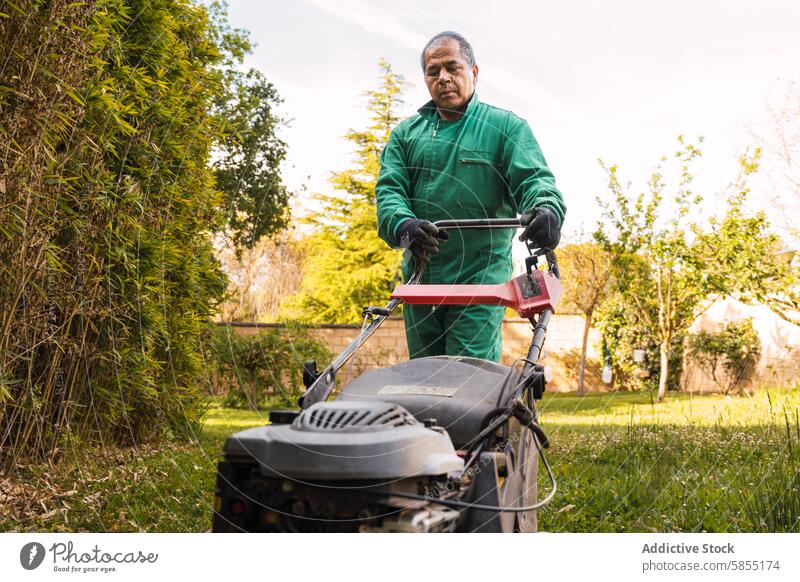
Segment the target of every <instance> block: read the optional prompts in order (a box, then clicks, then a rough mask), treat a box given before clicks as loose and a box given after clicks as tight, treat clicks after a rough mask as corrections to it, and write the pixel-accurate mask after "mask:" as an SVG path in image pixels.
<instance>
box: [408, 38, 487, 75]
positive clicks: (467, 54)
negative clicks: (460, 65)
mask: <svg viewBox="0 0 800 582" xmlns="http://www.w3.org/2000/svg"><path fill="white" fill-rule="evenodd" d="M445 38H451V39H453V40H454V41H456V42H457V43H458V48H459V50H460V51H461V56H462V57H464V60H465V61H467V64H468V65H469V66H470V67H471V66H473V65H474V64H475V52H474V51H473V50H472V45H471V44H469V41H468V40H467V39H466V38H464V37H463V36H461V35H460V34H458V33H457V32H453V31H452V30H445V31H444V32H440V33H439V34H437V35H436V36H434V37H433V38H432V39H430V40H429V41H428V44H426V45H425V48H424V49H422V56H420V64H422V70H423V71H424V70H425V51H427V50H428V49H429V48H431V47H432V46H433V45H435V44H438V42H439V41H440V40H442V39H445Z"/></svg>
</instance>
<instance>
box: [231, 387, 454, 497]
mask: <svg viewBox="0 0 800 582" xmlns="http://www.w3.org/2000/svg"><path fill="white" fill-rule="evenodd" d="M223 450H224V454H225V458H226V460H228V461H254V462H256V463H257V464H258V466H259V469H260V471H261V473H262V474H263V475H264V476H265V477H277V478H282V479H286V478H289V479H306V480H314V481H317V480H352V479H357V480H374V479H402V478H406V477H418V476H437V475H446V474H448V473H451V472H455V471H460V470H462V469H463V466H464V462H463V461H462V460H461V458H460V457H458V456H457V455H456V454H455V450H454V448H453V444H452V442H451V441H450V438H449V437H448V436H447V434H445V433H443V432H441V431H437V430H431V429H429V428H426V427H424V426H423V425H422V424H420V423H419V422H418V421H417V420H416V419H415V418H414V417H413V416H412V415H411V414H410V413H409V412H408V411H407V410H406V409H405V408H403V407H402V406H400V405H398V404H394V403H389V402H362V401H332V402H318V403H316V404H314V405H313V406H310V407H309V408H307V409H306V410H304V411H303V412H302V413H300V415H299V416H298V417H297V418H296V419H295V420H294V421H293V422H292V423H291V424H289V425H269V426H261V427H257V428H252V429H249V430H245V431H242V432H239V433H236V434H235V435H233V436H231V437H230V438H229V439H228V440H227V441H226V443H225V447H224V449H223Z"/></svg>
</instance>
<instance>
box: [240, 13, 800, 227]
mask: <svg viewBox="0 0 800 582" xmlns="http://www.w3.org/2000/svg"><path fill="white" fill-rule="evenodd" d="M230 19H231V22H232V24H233V25H234V26H239V27H244V28H247V29H248V30H250V31H251V33H252V38H253V40H254V41H255V42H256V43H257V44H258V46H257V47H256V49H255V53H254V54H253V55H252V57H251V58H250V59H249V61H248V64H249V65H250V66H253V67H256V68H258V69H260V70H261V71H263V73H264V74H265V75H266V76H267V78H268V79H269V80H271V81H272V82H273V83H274V84H275V85H276V87H277V89H278V91H279V92H280V94H281V96H282V97H283V98H284V100H285V103H284V105H283V106H282V109H281V112H282V114H283V115H285V116H287V117H290V118H292V119H293V121H292V123H291V127H290V128H288V129H286V130H285V131H284V133H283V136H284V138H285V139H286V141H287V142H288V144H289V160H288V163H287V164H286V167H285V169H284V178H285V181H286V183H287V185H288V186H289V187H290V188H291V189H293V190H297V189H299V188H300V187H301V186H302V185H303V184H307V185H308V187H309V189H310V190H311V191H327V190H329V189H330V188H329V186H328V184H327V181H326V180H327V177H328V175H329V174H328V173H329V172H330V171H331V170H337V169H344V168H346V167H347V166H348V164H349V163H350V159H351V158H350V155H349V151H350V147H349V145H348V143H347V142H345V141H344V140H343V139H342V136H343V135H344V134H345V132H346V131H347V130H348V129H349V128H355V129H359V128H362V127H364V125H365V122H366V119H367V115H366V113H365V110H364V102H363V99H361V98H360V96H359V95H360V93H361V92H362V91H364V90H365V89H368V88H372V87H374V86H375V85H376V82H377V75H378V66H377V63H378V60H379V59H380V58H381V57H384V58H386V59H387V60H388V61H389V62H390V63H391V64H392V66H393V67H394V69H395V70H396V71H397V72H399V73H401V74H403V75H404V76H405V78H406V80H408V81H410V82H412V83H413V84H414V86H413V87H412V88H411V89H410V90H409V91H408V93H407V95H406V101H407V104H406V107H405V110H404V112H403V113H404V114H405V115H410V114H412V113H413V112H414V111H415V110H416V109H417V108H418V107H419V106H420V105H422V104H423V103H425V102H426V101H427V100H428V99H429V98H430V97H429V96H428V93H427V90H426V88H425V84H424V82H423V79H422V74H421V70H420V66H419V53H420V50H421V48H422V46H424V44H425V42H426V41H427V39H428V38H430V37H431V36H432V35H434V34H435V33H437V32H440V31H442V30H455V31H458V32H460V33H462V34H464V35H465V36H466V37H467V38H468V39H469V40H470V42H471V43H472V44H473V47H474V49H475V53H476V60H477V62H478V65H479V67H480V73H479V77H478V85H477V90H478V93H479V95H480V98H481V100H482V101H484V102H487V103H491V104H492V105H496V106H498V107H502V108H504V109H510V110H512V111H514V112H515V113H516V114H517V115H519V116H521V117H523V118H525V119H527V120H528V122H529V123H530V125H531V127H532V128H533V131H534V134H535V135H536V137H537V139H538V140H539V143H540V145H541V146H542V150H543V151H544V154H545V157H546V158H547V160H548V162H549V164H550V167H551V169H552V170H553V172H554V174H555V176H556V181H557V184H558V186H559V188H560V189H561V191H562V192H563V194H564V198H565V200H566V204H567V209H568V210H567V223H566V225H565V231H566V236H567V237H568V238H571V237H574V236H575V233H576V232H577V231H578V230H579V229H580V228H583V229H584V230H587V231H588V230H591V229H592V228H593V227H594V224H595V223H596V221H597V220H598V219H599V212H598V208H597V205H596V203H595V198H596V197H597V196H598V195H602V194H604V193H605V180H604V175H603V172H602V171H601V169H600V167H599V165H598V163H597V159H598V158H602V159H604V160H605V161H607V162H609V163H618V164H619V165H620V168H621V172H622V175H623V177H624V178H625V179H630V180H633V182H634V185H637V184H642V183H643V182H644V180H645V179H646V178H647V176H648V174H649V172H650V171H651V170H652V169H653V167H654V165H655V164H656V163H657V161H658V159H659V158H660V157H661V156H662V155H664V154H671V153H672V152H674V150H675V146H676V141H675V139H676V136H677V135H678V134H683V135H684V136H686V137H689V138H691V137H694V136H697V135H700V134H702V135H703V136H705V140H706V141H705V144H704V147H703V150H704V156H703V159H702V161H701V162H700V163H699V164H698V165H697V172H698V175H699V176H698V180H697V182H696V188H697V190H700V191H702V192H703V193H705V194H706V195H707V196H708V197H709V208H713V207H714V204H715V201H714V196H715V195H717V194H718V193H719V192H721V191H722V190H723V189H724V188H725V186H726V185H727V184H728V183H730V182H731V181H732V180H733V179H734V178H735V175H736V159H737V155H738V154H739V153H741V152H742V151H744V149H745V148H746V147H747V146H748V145H750V144H751V143H752V137H751V135H750V134H749V133H748V131H747V126H748V124H750V123H751V120H753V119H757V118H758V116H759V115H760V114H761V112H762V110H763V108H764V103H765V100H766V99H767V96H768V94H769V92H770V91H771V90H772V88H774V87H775V86H777V85H779V84H780V83H781V82H782V80H786V79H790V78H797V76H798V73H799V72H800V2H789V1H786V2H778V1H762V2H754V1H753V0H748V1H739V0H728V1H710V0H705V1H703V0H693V1H687V0H672V1H671V2H659V3H655V2H642V1H641V0H638V1H637V0H604V1H602V2H593V1H589V0H584V1H560V2H502V1H495V2H486V1H481V2H478V1H472V0H468V1H461V2H447V3H443V2H430V1H426V2H422V1H417V0H392V1H382V0H379V1H366V0H342V1H338V2H336V1H324V0H306V1H292V2H286V1H284V2H278V1H275V0H269V1H264V0H230ZM300 208H302V204H301V205H300Z"/></svg>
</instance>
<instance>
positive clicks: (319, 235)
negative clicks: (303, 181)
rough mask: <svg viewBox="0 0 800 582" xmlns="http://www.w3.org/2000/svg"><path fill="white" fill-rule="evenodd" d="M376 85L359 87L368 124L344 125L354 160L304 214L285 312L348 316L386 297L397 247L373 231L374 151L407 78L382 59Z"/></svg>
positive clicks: (396, 270)
mask: <svg viewBox="0 0 800 582" xmlns="http://www.w3.org/2000/svg"><path fill="white" fill-rule="evenodd" d="M379 66H380V69H381V75H380V82H379V86H378V88H377V89H375V90H372V91H365V92H364V93H363V95H364V96H365V97H366V98H367V109H368V110H369V111H370V113H371V118H370V120H371V123H370V125H369V126H368V127H367V128H366V129H364V130H362V131H355V130H352V129H351V130H350V131H348V132H347V134H346V135H345V139H347V140H348V141H349V142H351V143H352V144H353V145H354V148H355V149H354V154H355V165H354V166H353V167H352V168H350V169H347V170H344V171H341V172H335V173H334V174H333V177H332V178H331V180H330V181H331V184H332V185H333V187H334V189H335V191H334V193H333V194H317V195H315V197H314V198H315V200H316V201H317V202H318V203H319V207H320V210H319V211H316V212H314V213H313V214H311V215H310V216H309V217H307V221H308V222H310V223H311V224H313V225H314V231H313V233H312V234H311V235H310V236H309V237H308V238H306V239H305V240H304V242H303V244H304V245H305V246H306V251H307V253H306V256H307V259H306V262H305V264H304V266H303V282H302V285H301V291H300V292H299V293H298V294H297V295H295V296H293V297H292V298H290V299H289V300H288V301H287V305H286V308H285V309H284V314H285V315H289V316H292V317H295V318H299V319H303V320H307V321H316V322H328V323H332V322H336V323H354V322H358V321H360V320H361V309H362V307H364V306H365V305H376V304H381V305H382V304H384V303H385V302H386V300H387V297H388V294H389V292H390V290H391V288H392V286H393V284H394V283H396V282H397V281H398V280H399V277H400V259H401V257H400V254H399V253H398V252H397V251H395V250H392V249H391V248H389V247H388V246H387V245H386V243H385V242H383V241H382V240H381V239H380V238H378V222H377V215H376V208H375V183H376V181H377V179H378V172H379V170H380V154H381V151H382V150H383V147H384V146H385V145H386V142H387V141H388V140H389V134H390V133H391V130H392V128H393V127H394V126H395V125H396V124H397V122H398V121H399V119H400V118H399V117H398V115H397V112H396V111H397V108H398V106H399V105H400V104H401V103H402V101H401V94H402V91H403V88H404V85H405V82H404V81H403V78H402V76H400V75H397V74H395V73H394V72H393V71H392V68H391V66H390V65H389V63H388V62H386V61H385V60H381V61H380V64H379Z"/></svg>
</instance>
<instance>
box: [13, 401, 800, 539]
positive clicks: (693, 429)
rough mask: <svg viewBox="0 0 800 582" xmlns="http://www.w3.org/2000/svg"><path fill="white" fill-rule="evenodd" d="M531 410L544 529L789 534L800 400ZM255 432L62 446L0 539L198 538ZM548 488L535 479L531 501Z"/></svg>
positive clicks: (225, 422)
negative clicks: (61, 535)
mask: <svg viewBox="0 0 800 582" xmlns="http://www.w3.org/2000/svg"><path fill="white" fill-rule="evenodd" d="M541 408H542V423H543V425H544V427H545V430H546V431H547V432H548V435H549V436H550V440H551V442H552V446H551V448H550V449H549V450H548V451H547V456H548V459H549V460H550V462H551V464H552V466H553V468H554V471H555V474H556V478H557V480H558V487H559V491H558V494H557V495H556V498H555V499H554V500H553V502H552V503H551V504H550V505H549V506H548V507H547V508H545V509H544V510H543V511H542V512H541V515H540V527H541V528H542V529H545V530H548V531H645V532H647V531H799V530H800V521H798V520H800V479H798V471H800V412H798V411H800V390H797V389H795V390H773V391H771V392H769V393H767V392H760V393H758V394H757V395H756V396H754V397H752V398H739V397H725V396H717V395H709V396H690V395H684V394H679V395H674V394H670V395H669V397H668V400H667V401H666V402H664V403H661V404H656V403H654V402H652V401H651V398H650V395H649V394H647V393H611V394H591V395H588V396H585V397H582V398H579V397H577V396H575V395H573V394H557V395H547V396H546V397H545V399H544V401H543V402H542V406H541ZM265 422H266V413H264V412H259V413H254V412H250V411H243V410H232V409H227V408H222V407H220V406H219V405H218V404H217V403H215V404H214V405H212V407H211V408H210V409H209V412H208V414H207V416H206V419H205V423H204V430H203V432H202V434H199V435H195V438H194V439H193V440H192V441H191V442H188V443H181V444H175V443H170V444H167V445H165V446H163V447H152V446H143V447H133V448H128V449H117V448H98V447H81V446H78V445H75V444H73V445H71V446H67V447H65V449H64V451H63V458H62V460H61V462H60V463H59V464H58V465H56V466H53V467H41V466H27V467H20V468H19V470H18V472H17V473H16V474H15V475H12V476H11V478H12V479H11V483H12V484H13V487H15V488H16V491H17V492H18V493H19V491H22V492H23V495H22V496H19V495H18V496H17V497H22V499H21V500H20V499H16V501H15V502H14V503H13V504H11V505H8V508H9V511H8V512H4V513H3V515H0V531H101V532H103V531H156V532H170V531H204V530H206V529H208V527H209V524H210V516H211V512H212V509H211V502H212V494H213V489H214V472H215V463H216V461H217V459H218V457H219V452H220V450H221V447H222V443H223V442H224V440H225V437H227V436H228V435H229V434H231V433H232V432H235V431H238V430H242V429H245V428H249V427H252V426H258V425H260V424H264V423H265ZM6 483H8V480H6ZM548 484H549V482H548V480H547V479H546V476H545V475H544V474H542V475H541V476H540V489H541V494H542V495H544V494H545V491H546V490H547V487H548ZM0 492H1V490H0Z"/></svg>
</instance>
